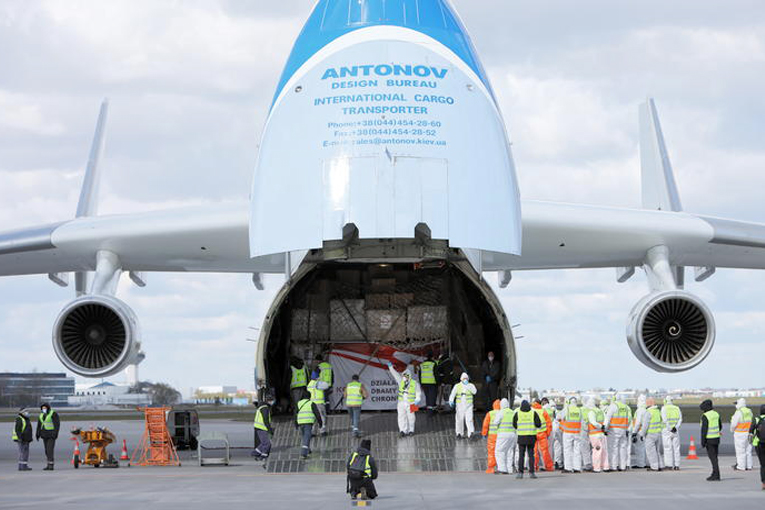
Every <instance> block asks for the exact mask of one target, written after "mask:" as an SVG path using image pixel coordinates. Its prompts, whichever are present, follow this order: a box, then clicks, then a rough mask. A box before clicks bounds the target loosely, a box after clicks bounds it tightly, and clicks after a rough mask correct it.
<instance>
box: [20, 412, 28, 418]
mask: <svg viewBox="0 0 765 510" xmlns="http://www.w3.org/2000/svg"><path fill="white" fill-rule="evenodd" d="M21 416H23V417H24V418H29V412H28V411H24V412H23V413H21Z"/></svg>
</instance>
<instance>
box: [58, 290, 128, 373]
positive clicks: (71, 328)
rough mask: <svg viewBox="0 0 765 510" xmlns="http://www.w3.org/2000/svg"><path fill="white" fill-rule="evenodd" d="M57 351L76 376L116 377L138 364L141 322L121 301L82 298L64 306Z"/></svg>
mask: <svg viewBox="0 0 765 510" xmlns="http://www.w3.org/2000/svg"><path fill="white" fill-rule="evenodd" d="M53 348H54V349H55V351H56V356H58V359H60V360H61V363H63V364H64V366H66V368H68V369H69V370H71V371H72V372H74V373H75V374H78V375H81V376H85V377H106V376H109V375H113V374H115V373H117V372H119V371H120V370H123V369H124V368H125V367H126V366H127V365H130V364H133V363H136V362H137V361H138V358H139V353H140V348H141V343H140V336H139V329H138V319H137V318H136V315H135V313H134V312H133V310H132V309H130V307H129V306H128V305H126V304H125V303H123V302H122V301H120V300H119V299H117V298H114V297H111V296H102V295H96V296H83V297H80V298H78V299H75V300H74V301H72V302H71V303H69V304H68V305H67V306H66V307H64V309H63V310H62V311H61V313H60V314H59V316H58V318H57V319H56V323H55V324H54V326H53Z"/></svg>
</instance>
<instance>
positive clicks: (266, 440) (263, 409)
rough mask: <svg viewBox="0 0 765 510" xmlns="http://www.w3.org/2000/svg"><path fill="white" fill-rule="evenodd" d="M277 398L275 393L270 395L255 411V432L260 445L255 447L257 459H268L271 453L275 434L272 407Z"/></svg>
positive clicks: (254, 454) (254, 453)
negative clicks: (274, 395) (272, 438)
mask: <svg viewBox="0 0 765 510" xmlns="http://www.w3.org/2000/svg"><path fill="white" fill-rule="evenodd" d="M274 402H275V399H274V397H273V395H268V396H267V397H266V401H265V403H264V404H262V405H259V406H258V408H257V410H256V411H255V422H254V423H253V426H254V427H255V433H256V434H257V435H258V447H257V448H255V451H254V452H253V456H254V457H255V459H257V460H266V459H268V455H269V454H270V453H271V436H273V435H274V428H273V427H272V426H271V408H272V407H273V405H274Z"/></svg>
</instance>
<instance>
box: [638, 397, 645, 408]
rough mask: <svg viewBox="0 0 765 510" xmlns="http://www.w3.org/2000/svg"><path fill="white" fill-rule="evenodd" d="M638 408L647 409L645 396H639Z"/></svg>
mask: <svg viewBox="0 0 765 510" xmlns="http://www.w3.org/2000/svg"><path fill="white" fill-rule="evenodd" d="M637 405H638V407H645V395H639V396H638V399H637Z"/></svg>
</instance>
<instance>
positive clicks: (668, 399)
mask: <svg viewBox="0 0 765 510" xmlns="http://www.w3.org/2000/svg"><path fill="white" fill-rule="evenodd" d="M664 403H665V404H671V403H672V397H667V398H665V399H664Z"/></svg>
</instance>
